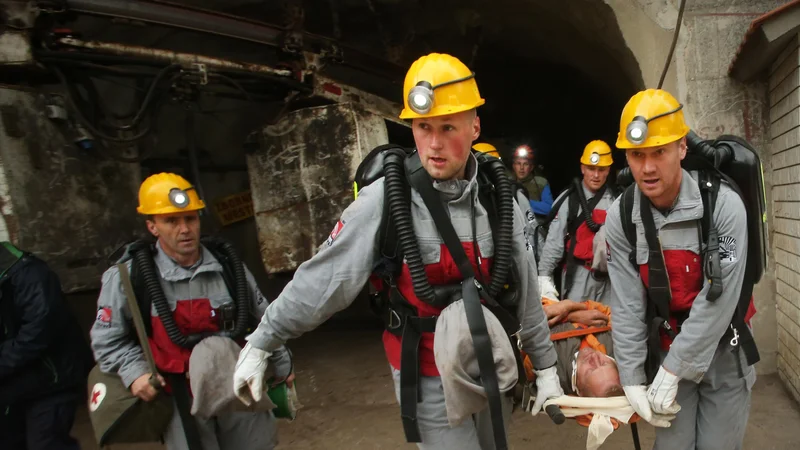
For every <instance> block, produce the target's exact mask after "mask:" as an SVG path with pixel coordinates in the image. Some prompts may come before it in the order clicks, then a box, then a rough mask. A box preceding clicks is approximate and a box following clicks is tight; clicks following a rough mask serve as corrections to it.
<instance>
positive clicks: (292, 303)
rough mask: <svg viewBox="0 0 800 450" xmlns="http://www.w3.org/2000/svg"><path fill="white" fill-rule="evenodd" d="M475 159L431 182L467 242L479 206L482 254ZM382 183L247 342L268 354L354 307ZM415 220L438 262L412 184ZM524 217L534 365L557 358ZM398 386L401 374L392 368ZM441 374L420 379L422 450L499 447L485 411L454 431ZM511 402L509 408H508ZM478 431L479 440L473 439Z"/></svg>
mask: <svg viewBox="0 0 800 450" xmlns="http://www.w3.org/2000/svg"><path fill="white" fill-rule="evenodd" d="M475 167H477V162H476V161H475V159H474V157H472V156H471V157H470V161H469V162H468V166H467V177H468V179H467V180H454V181H444V182H434V188H435V189H436V190H437V191H439V193H440V194H441V195H442V198H443V199H444V200H445V202H446V204H447V206H448V213H449V215H450V218H451V221H452V223H453V227H454V228H455V230H456V233H457V234H458V236H459V238H460V240H461V241H462V242H472V227H471V223H472V220H471V217H472V210H473V208H474V210H475V226H476V230H475V233H476V238H477V241H478V246H479V248H480V252H481V256H482V257H483V258H489V257H492V256H493V255H494V243H493V241H492V238H491V229H490V227H489V220H488V216H487V214H486V211H485V210H484V209H483V207H482V206H481V204H480V202H479V201H478V198H477V194H478V183H477V181H476V171H475ZM383 181H384V180H383V179H379V180H377V181H375V182H373V183H372V184H370V185H369V186H366V187H365V188H364V189H363V190H362V191H361V192H360V193H359V195H358V198H357V199H356V200H355V201H354V202H353V203H352V204H351V205H350V206H348V207H347V209H346V210H345V211H344V212H343V213H342V216H341V220H340V222H341V226H338V225H337V227H336V229H337V230H338V232H336V233H335V236H332V238H329V240H328V243H327V244H323V245H322V247H321V250H320V251H319V252H318V253H317V254H316V255H314V257H313V258H311V259H310V260H308V261H306V262H304V263H303V264H302V265H300V267H299V268H298V269H297V271H296V272H295V275H294V278H293V279H292V281H291V282H290V283H289V284H288V285H287V286H286V288H285V289H284V290H283V292H282V293H281V294H280V296H278V298H277V299H276V300H275V301H274V302H272V303H271V304H270V305H269V307H268V308H267V310H266V313H265V314H264V317H263V318H262V320H261V323H260V324H259V326H258V328H257V329H256V330H255V332H253V334H251V335H250V336H249V337H248V338H247V339H248V340H249V342H250V343H251V344H252V345H254V346H255V347H258V348H261V349H263V350H267V351H271V350H273V349H275V348H279V347H280V346H281V345H282V344H283V343H284V342H286V341H287V340H289V339H293V338H296V337H298V336H300V335H301V334H303V333H305V332H308V331H311V330H313V329H314V328H316V327H317V326H319V325H320V324H322V323H323V322H325V321H326V320H327V319H328V318H330V317H331V316H332V315H333V314H334V313H336V312H337V311H341V310H342V309H344V308H346V307H347V306H348V305H350V304H351V303H352V302H353V300H354V299H355V298H356V296H357V295H358V294H359V292H360V291H361V290H362V288H363V287H364V285H365V283H366V282H367V281H368V278H369V276H370V274H371V272H372V269H373V267H374V266H375V263H376V262H377V261H378V259H379V257H380V251H379V244H378V235H379V231H380V224H381V215H382V213H383V201H384V182H383ZM411 217H412V222H413V226H414V232H415V234H416V236H417V241H418V243H419V246H420V253H421V256H422V260H423V263H424V264H435V263H437V262H439V259H440V256H441V250H442V239H441V237H440V236H439V233H438V231H437V230H436V227H435V225H434V223H433V221H432V219H431V216H430V213H429V211H428V210H427V208H426V207H425V204H424V202H423V200H422V198H421V197H420V195H419V193H418V192H417V191H416V190H415V189H413V188H412V189H411ZM526 225H527V220H526V219H525V218H524V217H523V215H522V213H521V212H520V211H519V209H517V208H515V214H514V226H513V252H512V253H513V259H514V261H515V263H516V267H517V268H518V269H519V271H520V273H519V287H520V298H522V299H524V300H523V303H522V304H521V305H520V306H519V308H518V317H519V320H520V322H521V323H522V327H523V328H522V331H521V339H522V343H523V348H524V350H525V351H526V353H528V354H529V355H530V356H531V358H532V361H533V363H534V366H535V367H536V368H537V369H543V368H547V367H550V366H552V365H554V364H555V363H556V353H555V350H554V348H553V345H552V343H551V342H550V339H549V337H550V333H549V329H548V326H547V320H546V317H545V315H544V311H543V309H542V305H541V299H540V297H539V293H538V284H537V278H536V273H537V272H536V263H535V261H534V257H533V249H532V246H531V245H530V244H529V243H528V242H527V241H526V239H525V235H524V232H523V229H524V227H525V226H526ZM393 375H394V379H395V387H396V388H397V389H398V390H399V388H398V386H399V384H398V382H399V377H398V375H397V371H396V370H393ZM441 389H442V388H441V380H440V378H439V377H425V376H423V377H420V390H421V393H422V402H421V403H420V404H419V405H418V410H417V414H418V421H419V428H420V432H421V434H422V444H419V447H420V448H421V449H433V448H436V449H453V450H490V449H493V448H494V443H493V441H492V438H491V426H490V425H488V424H489V422H488V410H487V411H485V414H484V413H479V414H477V415H476V417H475V420H474V421H464V422H463V423H462V425H461V426H460V427H458V428H452V429H451V428H449V426H448V423H447V415H446V410H445V403H444V398H443V396H442V394H441ZM506 406H508V405H506ZM476 436H477V439H476Z"/></svg>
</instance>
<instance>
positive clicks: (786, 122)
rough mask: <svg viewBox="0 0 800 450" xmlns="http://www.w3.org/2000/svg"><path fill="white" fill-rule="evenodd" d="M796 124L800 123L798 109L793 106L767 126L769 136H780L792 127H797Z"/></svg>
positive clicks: (799, 110)
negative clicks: (787, 112)
mask: <svg viewBox="0 0 800 450" xmlns="http://www.w3.org/2000/svg"><path fill="white" fill-rule="evenodd" d="M795 90H796V89H795ZM787 98H788V97H787ZM798 125H800V109H797V108H795V109H793V110H791V111H789V114H786V115H785V116H783V117H781V118H780V119H778V120H776V121H775V122H773V123H772V125H770V126H769V132H770V136H780V135H781V134H784V133H786V132H787V131H789V130H791V129H793V128H797V126H798Z"/></svg>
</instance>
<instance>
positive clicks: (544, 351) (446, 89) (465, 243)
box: [234, 53, 563, 450]
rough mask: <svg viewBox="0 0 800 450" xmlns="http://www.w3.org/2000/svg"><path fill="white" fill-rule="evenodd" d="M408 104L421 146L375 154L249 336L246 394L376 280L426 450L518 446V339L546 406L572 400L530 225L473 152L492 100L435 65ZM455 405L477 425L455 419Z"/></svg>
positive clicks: (404, 395) (433, 61) (410, 85)
mask: <svg viewBox="0 0 800 450" xmlns="http://www.w3.org/2000/svg"><path fill="white" fill-rule="evenodd" d="M403 96H404V98H403V100H404V105H405V108H404V109H403V111H402V113H401V114H400V117H401V118H403V119H409V120H411V126H412V131H413V134H414V140H415V143H416V148H415V149H405V148H402V147H398V146H394V145H385V146H381V147H379V148H377V149H375V150H373V151H372V152H371V153H370V154H369V155H368V156H367V158H366V159H365V161H364V162H363V163H362V164H361V166H360V167H359V169H358V171H357V173H356V177H355V178H356V186H357V194H358V195H357V198H356V200H355V201H354V202H353V203H352V204H351V205H350V206H349V207H348V208H347V209H346V210H345V211H344V212H343V213H342V216H341V219H340V220H339V221H338V222H337V223H336V225H335V226H334V228H333V231H332V232H331V234H330V237H329V238H328V240H327V242H326V243H324V244H323V245H322V247H321V249H320V251H319V252H318V253H317V254H316V255H315V256H314V257H312V258H311V259H310V260H308V261H306V262H304V263H303V264H302V265H300V267H299V268H298V269H297V271H296V273H295V275H294V279H293V280H292V281H291V282H290V283H289V284H288V285H287V286H286V288H285V289H284V290H283V292H282V293H281V294H280V296H279V297H278V298H277V299H276V300H275V301H274V302H272V303H271V304H270V305H269V307H268V308H267V310H266V312H265V313H264V317H263V318H262V320H261V323H260V324H259V326H258V328H257V329H256V330H255V332H253V334H251V335H250V336H248V338H247V340H248V341H249V342H248V344H247V346H246V347H245V348H244V350H243V351H242V353H241V356H240V358H239V362H238V364H237V369H236V372H235V374H234V389H235V391H236V392H237V394H238V395H239V396H241V398H242V399H243V400H244V401H248V400H249V399H250V398H252V397H258V396H261V395H263V386H262V385H260V384H259V383H256V382H253V380H255V379H256V378H257V377H258V375H259V373H261V372H263V371H264V370H265V369H266V366H267V359H266V358H267V357H268V356H269V355H270V353H271V352H272V351H274V350H276V349H278V348H280V346H281V345H283V343H284V342H286V341H287V340H288V339H292V338H296V337H298V336H300V335H301V334H303V333H305V332H308V331H311V330H312V329H314V328H315V327H317V326H319V325H320V324H322V323H323V322H324V321H325V320H327V319H328V318H329V317H331V316H332V315H333V314H334V313H336V312H337V311H340V310H342V309H344V308H346V307H347V306H348V305H349V304H351V303H352V302H353V300H354V299H355V298H356V296H357V295H358V294H359V292H360V291H361V290H362V288H363V287H364V285H365V283H367V282H368V281H370V280H371V281H372V283H373V286H374V287H375V289H376V291H377V295H376V296H375V297H374V298H373V300H374V303H373V306H374V309H375V311H376V312H377V313H378V314H380V315H381V317H382V318H383V319H384V322H385V325H386V331H385V332H384V335H383V342H384V348H385V350H386V356H387V359H388V361H389V364H390V366H391V371H392V374H393V377H394V382H395V392H396V395H397V398H398V400H399V402H400V410H401V417H402V421H403V427H404V430H405V434H406V437H407V439H408V440H409V441H411V442H416V443H418V446H419V447H420V448H421V449H454V450H455V449H457V450H488V449H505V448H507V440H506V433H505V426H506V424H507V421H506V420H504V419H507V418H508V417H509V416H510V410H511V407H512V398H511V397H510V395H511V394H512V392H514V391H516V390H515V389H513V387H514V386H515V385H516V384H517V382H519V381H524V369H523V368H522V362H521V360H520V358H519V352H518V351H516V349H517V343H518V341H519V342H520V343H521V346H522V348H523V349H525V351H526V352H527V354H528V355H530V357H531V360H532V362H533V366H534V367H535V369H536V370H535V371H536V374H537V378H536V384H537V388H538V389H537V391H538V396H537V398H536V402H535V405H534V409H535V410H538V409H540V408H541V406H542V404H543V403H544V401H545V400H546V399H549V398H555V397H558V396H560V395H562V394H563V390H562V389H561V386H560V384H559V381H558V375H557V373H556V368H555V363H556V353H555V350H554V348H553V344H552V343H551V341H550V334H549V331H548V326H547V320H546V318H545V315H544V312H543V310H542V306H541V303H540V296H539V293H538V286H537V271H536V263H535V260H534V257H533V253H532V246H531V245H530V243H529V242H528V236H526V233H525V231H524V228H525V225H526V223H527V221H526V219H525V218H524V217H523V215H522V213H521V211H520V209H519V208H518V206H517V205H516V204H515V200H514V196H513V190H512V188H511V184H510V180H509V179H508V177H507V176H506V175H505V168H504V166H503V165H502V163H501V162H500V161H499V160H498V159H496V158H494V157H488V156H485V155H483V154H482V153H480V152H473V151H471V146H472V143H473V141H475V140H476V139H477V138H478V136H479V135H480V119H479V118H478V116H477V111H476V108H477V107H478V106H480V105H482V104H484V102H485V101H484V99H482V98H481V97H480V94H479V92H478V87H477V83H476V81H475V74H474V73H473V72H471V71H470V70H469V69H468V68H467V67H466V66H465V65H464V64H463V63H462V62H461V61H459V60H458V59H456V58H454V57H452V56H449V55H445V54H436V53H433V54H430V55H427V56H423V57H421V58H420V59H418V60H417V61H416V62H415V63H414V64H413V65H412V66H411V68H410V69H409V71H408V73H407V75H406V79H405V84H404V89H403ZM443 310H445V311H446V312H448V314H447V320H443V319H445V317H444V316H443V317H442V318H438V316H439V315H440V313H442V311H443ZM437 318H438V320H437ZM500 324H502V325H500ZM498 327H499V329H498ZM444 328H446V329H447V330H452V332H449V331H444V332H443V331H442V330H443V329H444ZM465 329H466V331H467V332H464V330H465ZM437 330H438V331H437ZM434 331H437V332H436V333H434ZM498 334H499V335H501V336H502V339H498V338H497V336H498ZM490 336H494V339H490ZM473 342H474V345H473ZM436 348H440V349H442V351H443V352H445V353H447V355H449V358H447V357H444V359H446V361H445V360H443V357H440V356H441V355H442V354H440V353H437V352H436V350H435V349H436ZM453 349H461V350H462V352H461V353H460V354H459V353H458V352H456V354H453V353H451V351H453ZM495 349H497V350H499V351H498V353H497V354H498V355H505V357H503V356H497V357H495V356H494V355H495V353H494V352H493V350H495ZM508 355H510V356H511V358H512V359H511V361H513V362H511V363H510V364H511V365H512V370H509V368H508V364H509V360H508V358H507V357H508ZM456 360H458V361H456ZM453 361H456V363H457V364H461V363H463V370H462V372H465V373H468V374H470V375H471V378H472V383H473V385H474V386H475V392H479V393H480V395H481V396H482V397H483V401H482V402H472V401H470V402H468V403H469V406H472V409H473V410H472V411H471V412H470V411H469V408H468V407H467V406H468V405H466V404H465V403H464V402H461V400H463V399H462V398H460V397H457V398H452V396H450V397H448V392H449V393H452V392H458V391H459V389H458V386H451V387H454V388H455V389H449V388H448V387H446V386H445V384H447V382H449V381H451V380H443V378H442V377H441V376H440V367H447V368H453V367H454V366H453V364H454V363H453ZM457 364H456V365H457ZM520 373H522V374H523V375H520ZM478 379H479V381H478ZM443 381H445V383H443ZM461 381H463V379H462V380H461ZM467 381H469V380H467ZM461 387H463V385H461ZM501 389H502V390H501ZM456 408H457V409H458V411H459V413H460V417H464V416H465V415H468V416H470V417H471V418H470V419H469V420H463V421H461V422H460V423H457V424H456V423H453V422H451V419H452V418H453V414H452V413H453V412H454V410H455V409H456ZM534 412H535V411H534Z"/></svg>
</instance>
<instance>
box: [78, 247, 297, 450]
mask: <svg viewBox="0 0 800 450" xmlns="http://www.w3.org/2000/svg"><path fill="white" fill-rule="evenodd" d="M156 248H157V253H156V255H155V257H154V259H155V263H156V267H157V269H158V272H159V274H160V277H159V281H160V282H161V287H162V289H163V290H164V296H165V297H166V299H167V303H168V304H169V307H170V309H171V310H172V311H173V312H174V311H175V309H176V307H177V304H178V302H184V301H191V300H194V299H208V300H209V303H210V306H211V308H215V309H216V308H219V307H220V306H222V305H223V304H225V303H228V302H230V301H232V299H231V296H230V293H229V292H228V289H227V287H226V285H225V280H224V278H223V276H222V271H223V268H222V265H221V264H220V263H219V262H218V261H217V259H216V258H214V256H213V255H212V254H211V252H210V251H208V249H206V248H205V247H202V257H201V259H200V261H198V262H197V263H196V264H195V265H194V266H192V267H182V266H180V265H178V264H177V263H176V262H175V261H174V260H173V259H171V258H170V257H168V256H167V255H166V254H165V253H164V252H163V251H162V250H161V247H160V246H159V245H158V244H156ZM127 265H128V269H129V270H130V267H131V261H128V262H127ZM245 273H246V276H247V282H248V285H249V286H250V292H251V299H252V304H251V308H252V309H251V311H252V314H253V315H254V317H259V316H260V315H261V314H263V312H264V311H265V310H266V308H267V304H268V302H267V301H266V299H265V297H264V296H263V295H262V294H261V292H260V290H259V289H258V286H257V285H256V283H255V279H254V278H253V275H252V274H251V273H250V271H249V270H247V268H246V267H245ZM97 305H98V310H99V309H104V308H106V309H107V311H108V312H107V314H103V315H101V314H98V318H97V320H96V321H95V323H94V324H93V325H92V329H91V331H90V338H91V344H92V350H93V352H94V357H95V359H96V360H97V363H98V364H99V365H100V369H101V370H103V371H104V372H107V373H115V372H116V373H117V374H119V376H120V378H121V379H122V382H123V383H124V384H125V385H126V386H129V387H130V385H131V384H132V383H133V382H134V381H135V380H136V379H137V378H139V377H140V376H142V375H145V374H147V373H149V372H150V369H149V368H148V366H147V363H146V362H145V359H144V355H143V354H142V348H141V346H140V345H139V342H138V340H136V338H135V337H134V336H135V333H134V331H133V319H132V318H131V313H130V311H129V309H128V305H127V300H126V297H125V293H124V291H123V287H122V281H121V279H120V275H119V270H118V269H117V268H116V266H114V267H111V268H109V269H108V270H106V272H105V273H104V274H103V278H102V287H101V290H100V296H99V297H98V299H97ZM150 314H151V316H152V317H158V312H157V311H156V309H155V305H152V308H151V311H150ZM145 320H148V318H145ZM151 345H153V344H151ZM270 363H271V365H272V367H274V368H275V375H276V376H287V375H288V374H289V372H290V370H291V365H292V364H291V356H290V354H289V352H288V350H287V349H286V348H285V347H283V346H278V347H277V348H275V349H274V350H273V355H272V357H271V358H270ZM164 369H165V368H163V367H160V366H159V370H164ZM195 421H196V422H197V427H198V432H199V434H200V439H201V442H202V444H203V450H236V449H244V450H263V449H271V448H273V447H274V446H275V445H276V444H277V430H276V427H275V418H274V417H273V415H272V413H239V412H237V413H230V414H225V415H224V416H218V417H214V418H211V419H209V420H203V419H200V418H195ZM164 443H165V444H166V447H167V449H168V450H184V449H187V448H188V445H187V443H186V438H185V435H184V432H183V426H182V425H181V421H180V415H179V414H178V412H177V410H176V411H175V414H174V415H173V419H172V422H171V424H170V426H169V428H168V430H167V432H166V434H165V436H164Z"/></svg>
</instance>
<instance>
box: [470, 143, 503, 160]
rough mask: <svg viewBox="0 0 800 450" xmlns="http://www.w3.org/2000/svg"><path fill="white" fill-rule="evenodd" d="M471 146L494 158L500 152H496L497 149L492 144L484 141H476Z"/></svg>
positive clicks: (498, 155)
mask: <svg viewBox="0 0 800 450" xmlns="http://www.w3.org/2000/svg"><path fill="white" fill-rule="evenodd" d="M472 148H474V149H475V150H477V151H479V152H481V153H486V154H488V155H492V156H494V157H495V158H499V157H500V152H498V151H497V149H496V148H494V145H492V144H487V143H486V142H478V143H477V144H475V145H473V146H472Z"/></svg>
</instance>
